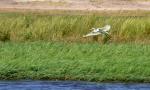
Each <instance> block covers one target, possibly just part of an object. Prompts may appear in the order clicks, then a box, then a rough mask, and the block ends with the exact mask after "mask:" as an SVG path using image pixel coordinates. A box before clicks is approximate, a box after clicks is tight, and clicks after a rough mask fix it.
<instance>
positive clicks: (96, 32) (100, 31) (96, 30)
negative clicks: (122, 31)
mask: <svg viewBox="0 0 150 90" xmlns="http://www.w3.org/2000/svg"><path fill="white" fill-rule="evenodd" d="M110 28H111V26H110V25H105V26H104V27H103V28H92V29H91V30H93V31H92V32H90V33H88V34H86V35H84V36H83V37H89V36H96V35H100V34H104V35H108V34H109V33H108V31H109V30H110Z"/></svg>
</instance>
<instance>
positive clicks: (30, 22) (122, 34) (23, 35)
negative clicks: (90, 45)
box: [0, 13, 150, 43]
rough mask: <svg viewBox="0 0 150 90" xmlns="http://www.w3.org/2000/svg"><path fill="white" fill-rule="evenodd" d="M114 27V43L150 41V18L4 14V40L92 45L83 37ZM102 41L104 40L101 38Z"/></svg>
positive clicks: (0, 19)
mask: <svg viewBox="0 0 150 90" xmlns="http://www.w3.org/2000/svg"><path fill="white" fill-rule="evenodd" d="M106 24H110V25H111V26H112V29H111V30H110V33H111V42H144V43H146V42H150V17H148V16H145V17H138V16H137V17H134V16H131V17H130V16H126V17H123V16H116V17H115V16H113V17H110V16H107V17H106V16H98V15H43V14H18V13H1V14H0V41H14V42H24V41H37V40H43V41H66V42H91V41H92V39H91V38H83V37H82V36H83V35H84V34H86V33H88V32H89V29H90V28H92V27H102V26H104V25H106ZM99 39H101V37H100V38H99Z"/></svg>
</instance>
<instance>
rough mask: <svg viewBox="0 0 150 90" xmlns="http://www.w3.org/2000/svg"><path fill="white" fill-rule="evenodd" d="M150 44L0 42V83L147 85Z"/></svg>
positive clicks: (148, 79) (149, 80)
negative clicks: (78, 82)
mask: <svg viewBox="0 0 150 90" xmlns="http://www.w3.org/2000/svg"><path fill="white" fill-rule="evenodd" d="M149 55H150V45H143V44H133V43H132V44H106V45H101V44H98V43H64V42H41V41H40V42H26V43H13V42H5V43H0V63H1V65H0V79H1V80H16V79H17V80H20V79H36V80H40V79H43V80H86V81H96V82H106V81H107V82H150V69H149V65H150V61H149V58H150V56H149Z"/></svg>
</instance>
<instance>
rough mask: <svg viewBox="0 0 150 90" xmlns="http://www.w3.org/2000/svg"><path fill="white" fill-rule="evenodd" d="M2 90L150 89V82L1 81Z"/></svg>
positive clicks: (0, 88) (0, 87)
mask: <svg viewBox="0 0 150 90" xmlns="http://www.w3.org/2000/svg"><path fill="white" fill-rule="evenodd" d="M0 90H150V84H136V83H134V84H133V83H130V84H123V83H91V82H81V81H0Z"/></svg>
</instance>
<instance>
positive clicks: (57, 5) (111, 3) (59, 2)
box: [0, 0, 150, 10]
mask: <svg viewBox="0 0 150 90" xmlns="http://www.w3.org/2000/svg"><path fill="white" fill-rule="evenodd" d="M0 9H1V10H2V9H30V10H37V9H38V10H55V9H56V10H150V1H147V2H145V1H125V0H102V1H100V2H99V1H98V2H97V1H95V2H94V1H90V0H51V1H46V2H17V1H15V0H0Z"/></svg>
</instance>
